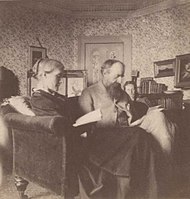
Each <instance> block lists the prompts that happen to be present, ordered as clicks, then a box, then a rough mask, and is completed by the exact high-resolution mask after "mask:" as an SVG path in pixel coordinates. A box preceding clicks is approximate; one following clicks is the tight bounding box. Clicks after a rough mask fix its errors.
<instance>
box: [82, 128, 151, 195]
mask: <svg viewBox="0 0 190 199" xmlns="http://www.w3.org/2000/svg"><path fill="white" fill-rule="evenodd" d="M86 141H87V143H86V146H85V147H86V150H85V151H87V153H88V158H87V160H86V162H84V164H83V166H82V170H81V171H82V172H80V174H82V175H81V176H80V174H79V176H80V179H81V181H82V183H83V185H84V188H85V189H86V191H87V193H88V194H89V195H90V194H91V193H93V192H94V190H98V189H99V188H101V187H102V185H103V183H104V179H103V177H104V176H105V175H104V174H105V173H109V174H111V175H112V176H116V177H129V178H130V179H131V185H132V186H133V188H134V189H135V187H136V188H137V187H138V189H141V190H144V191H145V190H147V189H148V186H149V185H150V181H151V180H150V178H152V179H154V180H155V173H154V165H155V164H154V152H153V147H152V137H151V135H150V134H148V133H146V131H144V130H143V129H141V128H139V127H126V128H115V129H113V128H112V129H97V130H96V132H94V133H93V134H92V135H91V136H89V138H88V139H87V140H86ZM102 173H103V174H102ZM151 175H152V176H151ZM88 176H90V177H89V178H88ZM90 182H91V183H90ZM94 182H95V183H94ZM154 183H155V182H154ZM94 185H95V187H93V186H94ZM144 191H143V192H144Z"/></svg>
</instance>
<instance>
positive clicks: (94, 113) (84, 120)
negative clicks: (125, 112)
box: [73, 109, 102, 127]
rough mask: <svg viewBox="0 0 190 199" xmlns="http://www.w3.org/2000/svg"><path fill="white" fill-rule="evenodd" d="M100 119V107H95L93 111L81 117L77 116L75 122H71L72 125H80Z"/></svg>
mask: <svg viewBox="0 0 190 199" xmlns="http://www.w3.org/2000/svg"><path fill="white" fill-rule="evenodd" d="M101 119H102V113H101V111H100V109H97V110H95V111H91V112H89V113H87V114H85V115H83V116H81V117H79V118H78V119H77V120H76V121H75V123H74V124H73V126H74V127H77V126H81V125H84V124H88V123H92V122H97V121H100V120H101Z"/></svg>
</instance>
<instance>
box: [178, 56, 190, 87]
mask: <svg viewBox="0 0 190 199" xmlns="http://www.w3.org/2000/svg"><path fill="white" fill-rule="evenodd" d="M175 87H180V88H190V54H184V55H178V56H176V71H175Z"/></svg>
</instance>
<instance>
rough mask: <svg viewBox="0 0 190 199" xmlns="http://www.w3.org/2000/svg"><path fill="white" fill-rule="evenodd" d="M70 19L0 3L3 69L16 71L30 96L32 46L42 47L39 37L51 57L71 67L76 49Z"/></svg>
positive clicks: (0, 59) (0, 40)
mask: <svg viewBox="0 0 190 199" xmlns="http://www.w3.org/2000/svg"><path fill="white" fill-rule="evenodd" d="M66 27H67V24H66V20H65V19H64V18H63V17H62V16H60V15H58V14H53V13H50V12H44V11H43V12H41V11H40V10H39V9H37V10H32V9H29V8H26V7H22V6H19V5H18V4H17V3H16V2H15V3H14V2H4V3H3V2H0V30H1V34H0V66H4V67H6V68H8V69H10V70H12V71H13V72H14V73H15V74H16V75H17V76H18V78H19V80H20V90H21V94H23V95H26V93H27V76H26V72H27V69H29V46H39V42H38V41H37V39H36V37H38V38H39V39H40V41H41V43H42V45H43V47H45V48H47V52H48V56H49V57H50V58H55V59H58V60H60V61H61V62H63V63H64V65H65V66H66V67H70V65H69V63H71V62H72V61H71V58H70V57H69V55H70V54H71V52H70V51H71V49H72V47H70V46H69V43H68V34H69V33H68V28H66Z"/></svg>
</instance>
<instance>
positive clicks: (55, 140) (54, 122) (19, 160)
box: [4, 106, 80, 199]
mask: <svg viewBox="0 0 190 199" xmlns="http://www.w3.org/2000/svg"><path fill="white" fill-rule="evenodd" d="M73 108H74V106H73ZM75 111H76V110H75ZM4 120H5V122H6V124H7V126H8V128H9V131H11V134H12V139H13V173H14V175H15V185H16V187H17V190H18V192H19V195H20V198H21V199H25V198H27V196H26V195H25V194H24V192H25V190H26V187H27V185H28V183H29V182H34V183H37V184H38V185H41V186H42V187H44V188H48V189H49V190H52V191H53V192H55V193H57V194H58V195H61V196H63V198H72V197H74V195H76V194H77V191H78V180H77V175H76V171H77V167H76V165H77V164H78V162H77V158H76V156H75V155H74V152H73V151H74V150H75V151H77V149H76V147H77V146H76V143H79V142H78V140H77V141H76V139H78V137H80V136H75V135H76V134H77V132H76V129H74V128H72V127H71V126H68V123H67V122H65V120H64V118H63V117H58V116H29V115H24V114H21V113H18V112H16V111H15V112H9V113H6V114H5V115H4ZM68 135H69V136H68ZM73 135H74V136H73ZM74 167H75V168H74Z"/></svg>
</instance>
